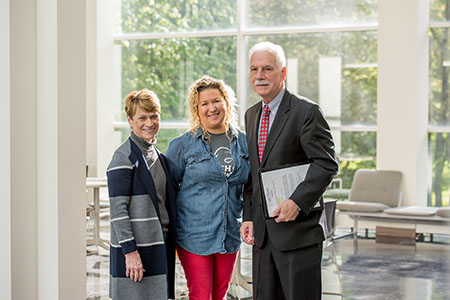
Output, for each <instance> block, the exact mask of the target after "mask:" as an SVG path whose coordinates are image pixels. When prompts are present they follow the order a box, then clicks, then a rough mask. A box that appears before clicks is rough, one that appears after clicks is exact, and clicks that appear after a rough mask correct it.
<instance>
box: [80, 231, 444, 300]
mask: <svg viewBox="0 0 450 300" xmlns="http://www.w3.org/2000/svg"><path fill="white" fill-rule="evenodd" d="M107 231H108V228H107V225H106V224H105V223H103V222H102V236H103V235H104V234H107ZM335 247H336V258H337V265H338V268H339V271H340V275H341V280H342V289H343V293H344V297H343V299H346V300H347V299H348V300H359V299H361V300H362V299H364V300H391V299H392V300H450V289H449V287H450V236H437V237H435V242H433V243H430V242H419V243H417V244H416V246H401V245H393V244H380V243H376V242H375V239H374V238H373V236H372V238H370V235H369V238H360V239H358V241H357V242H355V241H354V240H353V239H351V238H345V239H339V240H337V241H335ZM329 251H330V249H327V250H326V251H325V252H324V262H323V290H324V292H331V293H335V292H339V278H338V276H337V272H336V266H335V264H334V263H333V261H332V257H331V252H329ZM93 252H96V249H95V248H93V247H90V248H89V249H88V255H87V259H86V263H87V270H86V274H87V299H90V300H94V299H98V300H106V299H109V297H108V278H109V275H108V274H109V258H108V252H107V251H106V250H103V249H100V250H99V252H98V253H96V254H95V253H93ZM243 252H244V254H245V255H243V257H244V259H243V260H242V272H243V273H245V274H249V273H250V262H249V261H248V260H245V257H246V256H248V255H249V254H250V249H249V248H244V249H243ZM176 271H177V289H176V293H177V299H180V300H181V299H188V297H187V290H186V282H185V279H184V276H183V272H182V268H181V266H180V265H179V264H177V270H176ZM236 295H237V290H236V287H235V286H233V287H232V288H231V289H230V293H229V295H228V299H236ZM240 295H241V297H242V298H241V299H250V297H251V295H250V294H249V293H247V292H246V291H244V290H242V289H240ZM323 299H324V300H327V299H328V300H332V299H342V297H340V296H332V295H324V296H323Z"/></svg>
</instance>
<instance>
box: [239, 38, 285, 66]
mask: <svg viewBox="0 0 450 300" xmlns="http://www.w3.org/2000/svg"><path fill="white" fill-rule="evenodd" d="M258 51H267V52H269V53H272V54H275V58H276V61H277V66H278V67H279V68H280V70H281V69H283V68H284V67H286V55H285V54H284V51H283V48H281V46H280V45H277V44H274V43H272V42H260V43H257V44H256V45H254V46H253V47H252V49H250V51H249V52H248V58H249V60H251V58H252V56H253V54H255V52H258Z"/></svg>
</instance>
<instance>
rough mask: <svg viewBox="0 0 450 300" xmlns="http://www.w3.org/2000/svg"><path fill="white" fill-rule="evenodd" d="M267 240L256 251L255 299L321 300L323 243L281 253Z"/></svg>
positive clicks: (254, 269) (254, 266) (255, 248)
mask: <svg viewBox="0 0 450 300" xmlns="http://www.w3.org/2000/svg"><path fill="white" fill-rule="evenodd" d="M266 238H267V241H266V243H265V245H264V246H263V247H262V248H258V247H256V246H254V247H253V299H256V300H320V299H321V297H322V278H321V261H322V251H323V249H322V243H318V244H315V245H312V246H308V247H305V248H300V249H295V250H291V251H280V250H278V249H276V248H275V247H274V246H273V244H272V242H271V241H270V238H269V237H268V235H266Z"/></svg>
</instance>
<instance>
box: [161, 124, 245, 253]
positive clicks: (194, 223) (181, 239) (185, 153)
mask: <svg viewBox="0 0 450 300" xmlns="http://www.w3.org/2000/svg"><path fill="white" fill-rule="evenodd" d="M231 133H232V140H231V142H230V150H231V153H232V156H233V159H234V170H233V173H232V174H231V175H230V176H229V177H228V178H226V177H225V174H224V172H223V170H222V166H221V164H220V162H219V161H218V160H217V158H216V157H215V156H214V154H213V153H212V152H211V151H210V149H209V145H208V143H207V142H205V140H204V138H203V134H202V130H201V129H199V130H198V131H197V133H195V134H192V133H191V132H186V133H185V134H183V135H181V136H179V137H177V138H175V139H174V140H172V141H171V142H170V145H169V148H168V149H167V152H166V156H167V158H168V159H169V166H170V172H171V174H172V177H173V180H174V181H175V184H176V186H178V188H179V191H178V196H177V243H178V245H179V246H181V247H182V248H184V249H185V250H187V251H189V252H192V253H194V254H198V255H209V254H213V253H234V252H237V251H238V250H239V247H240V244H241V237H240V233H239V228H240V226H241V222H242V203H243V197H242V193H243V190H244V184H245V183H246V182H247V180H248V177H249V170H250V165H249V161H248V149H247V142H246V139H245V134H244V133H243V132H241V131H238V130H236V129H233V128H231Z"/></svg>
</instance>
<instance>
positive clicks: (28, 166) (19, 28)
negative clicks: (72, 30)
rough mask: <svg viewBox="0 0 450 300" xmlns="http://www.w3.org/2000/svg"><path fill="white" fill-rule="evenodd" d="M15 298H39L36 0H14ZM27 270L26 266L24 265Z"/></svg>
mask: <svg viewBox="0 0 450 300" xmlns="http://www.w3.org/2000/svg"><path fill="white" fill-rule="evenodd" d="M10 25H11V31H10V34H11V35H10V37H11V41H10V43H11V53H10V55H11V60H10V62H11V65H10V67H11V78H10V80H11V90H10V91H11V103H10V104H11V115H10V116H11V235H12V236H11V248H12V253H11V279H12V298H13V299H27V300H35V299H38V298H37V289H38V287H37V285H38V277H37V254H36V253H37V229H36V227H37V156H36V152H37V139H36V133H37V130H36V126H37V119H36V101H37V97H36V0H15V1H10ZM24 270H26V271H24Z"/></svg>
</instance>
